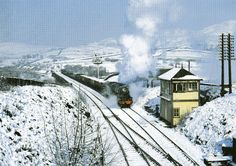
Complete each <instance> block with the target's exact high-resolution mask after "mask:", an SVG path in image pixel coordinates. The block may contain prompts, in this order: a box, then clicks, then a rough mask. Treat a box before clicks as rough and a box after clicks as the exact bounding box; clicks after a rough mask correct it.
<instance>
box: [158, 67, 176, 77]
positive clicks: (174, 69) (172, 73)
mask: <svg viewBox="0 0 236 166" xmlns="http://www.w3.org/2000/svg"><path fill="white" fill-rule="evenodd" d="M180 69H181V68H173V69H171V70H169V71H167V72H166V73H164V74H162V75H160V76H159V78H160V79H162V80H171V79H172V78H173V77H174V76H175V75H176V74H177V73H178V72H179V71H180Z"/></svg>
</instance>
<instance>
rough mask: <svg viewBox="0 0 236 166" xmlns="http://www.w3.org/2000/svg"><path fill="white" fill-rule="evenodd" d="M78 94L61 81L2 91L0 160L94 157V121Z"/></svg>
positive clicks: (65, 161)
mask: <svg viewBox="0 0 236 166" xmlns="http://www.w3.org/2000/svg"><path fill="white" fill-rule="evenodd" d="M78 97H79V96H78V94H77V93H76V92H75V91H73V90H72V89H71V88H66V87H60V86H55V87H36V86H25V87H18V88H15V89H13V90H12V91H10V92H0V101H1V102H0V125H1V128H0V165H3V166H4V165H69V164H72V165H81V164H85V163H87V164H92V163H94V162H97V160H99V157H100V156H99V155H100V150H101V149H99V147H98V146H96V145H97V143H96V141H94V138H96V137H97V135H98V134H97V132H94V131H92V130H96V129H93V128H92V127H91V126H96V125H94V124H93V123H95V122H94V121H93V120H92V119H91V117H90V114H89V113H88V112H87V109H86V107H85V106H84V105H83V103H82V102H81V101H80V100H78ZM85 115H87V116H85ZM81 133H83V134H81ZM85 135H86V138H85ZM88 143H89V145H87V144H88ZM95 148H96V149H95ZM94 153H95V154H94Z"/></svg>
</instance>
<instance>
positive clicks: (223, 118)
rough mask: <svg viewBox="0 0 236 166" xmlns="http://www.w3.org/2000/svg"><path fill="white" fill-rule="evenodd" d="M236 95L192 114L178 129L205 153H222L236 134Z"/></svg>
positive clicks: (217, 100) (207, 105)
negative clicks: (224, 146)
mask: <svg viewBox="0 0 236 166" xmlns="http://www.w3.org/2000/svg"><path fill="white" fill-rule="evenodd" d="M235 105H236V93H233V94H231V95H227V96H225V97H221V98H217V99H215V100H213V101H211V102H209V103H206V104H205V105H204V106H202V107H199V108H196V109H195V110H194V111H193V112H192V113H190V114H189V115H188V116H187V117H186V119H185V120H184V121H183V123H182V124H181V125H180V126H179V127H178V129H179V130H180V131H181V132H183V133H184V134H185V135H186V136H187V137H188V138H189V139H190V140H191V141H192V142H194V143H195V144H199V145H201V146H202V149H203V150H204V152H205V153H209V152H210V153H216V154H217V153H221V152H222V151H221V145H222V144H225V145H227V146H230V145H231V144H232V136H233V134H234V133H235V132H236V126H235V123H236V107H235Z"/></svg>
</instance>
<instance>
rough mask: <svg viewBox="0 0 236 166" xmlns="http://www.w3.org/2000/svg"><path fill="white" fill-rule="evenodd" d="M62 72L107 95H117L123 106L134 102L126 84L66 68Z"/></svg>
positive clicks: (119, 102)
mask: <svg viewBox="0 0 236 166" xmlns="http://www.w3.org/2000/svg"><path fill="white" fill-rule="evenodd" d="M61 73H62V74H64V75H67V76H68V77H70V78H72V79H74V80H76V81H78V82H80V83H82V84H84V85H86V86H88V87H90V88H92V89H94V90H95V91H97V92H99V93H100V94H102V95H103V96H105V97H109V96H111V95H115V96H116V97H117V104H118V105H119V106H120V107H121V108H129V107H130V106H131V105H132V103H133V100H132V97H131V96H130V94H129V89H128V86H127V85H125V84H122V83H118V82H110V81H107V80H100V79H96V78H93V77H88V76H85V75H81V74H74V73H71V72H68V71H66V70H61Z"/></svg>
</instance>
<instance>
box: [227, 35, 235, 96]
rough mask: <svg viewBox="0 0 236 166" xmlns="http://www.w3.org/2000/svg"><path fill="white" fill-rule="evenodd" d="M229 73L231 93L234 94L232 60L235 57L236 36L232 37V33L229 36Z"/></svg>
mask: <svg viewBox="0 0 236 166" xmlns="http://www.w3.org/2000/svg"><path fill="white" fill-rule="evenodd" d="M227 46H228V49H227V50H228V54H227V59H228V72H229V93H232V73H231V60H232V57H234V36H232V35H231V34H230V33H229V34H228V44H227Z"/></svg>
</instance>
